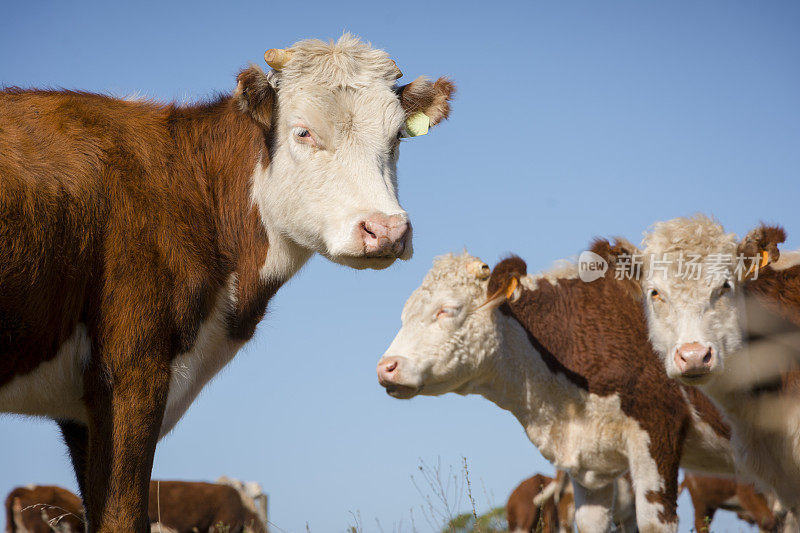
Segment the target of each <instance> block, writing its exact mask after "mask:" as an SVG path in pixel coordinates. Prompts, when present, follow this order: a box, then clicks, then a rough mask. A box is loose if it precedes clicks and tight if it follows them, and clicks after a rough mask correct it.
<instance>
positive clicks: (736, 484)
mask: <svg viewBox="0 0 800 533" xmlns="http://www.w3.org/2000/svg"><path fill="white" fill-rule="evenodd" d="M684 488H685V489H687V490H688V491H689V496H690V497H691V499H692V505H693V506H694V528H695V531H697V532H698V533H701V532H703V531H711V521H712V520H713V519H714V514H715V513H716V512H717V509H723V510H725V511H732V512H734V513H736V514H737V515H738V516H739V518H741V519H742V520H744V521H746V522H749V523H751V524H756V525H757V526H758V528H759V529H760V530H761V531H776V530H777V525H778V524H777V520H776V518H775V515H774V514H773V512H772V509H771V508H770V505H769V502H768V501H767V499H766V498H765V497H764V495H763V494H761V493H760V492H758V491H756V489H755V487H754V486H753V485H752V484H750V483H742V482H741V481H737V480H735V479H730V478H719V477H712V476H704V475H700V474H693V473H690V472H686V473H685V474H684V476H683V481H682V482H681V485H680V490H681V491H683V489H684Z"/></svg>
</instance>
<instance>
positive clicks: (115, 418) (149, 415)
mask: <svg viewBox="0 0 800 533" xmlns="http://www.w3.org/2000/svg"><path fill="white" fill-rule="evenodd" d="M93 374H94V376H93V379H92V383H93V387H92V391H91V394H89V396H88V398H87V406H88V409H89V447H88V465H87V476H86V482H87V487H86V493H85V494H84V505H85V507H86V513H87V523H88V530H89V531H90V532H112V531H113V532H117V531H138V532H145V531H149V520H148V515H147V500H148V488H149V483H150V472H151V470H152V467H153V456H154V455H155V449H156V443H157V441H158V435H159V431H160V429H161V421H162V418H163V416H164V408H165V406H166V401H167V395H168V392H169V378H170V372H169V365H168V363H166V362H165V361H164V360H158V359H154V358H150V357H149V356H144V357H137V358H135V360H128V361H126V362H125V363H124V364H120V362H119V361H117V362H116V363H115V362H110V363H108V362H106V363H101V364H100V365H98V368H97V372H93Z"/></svg>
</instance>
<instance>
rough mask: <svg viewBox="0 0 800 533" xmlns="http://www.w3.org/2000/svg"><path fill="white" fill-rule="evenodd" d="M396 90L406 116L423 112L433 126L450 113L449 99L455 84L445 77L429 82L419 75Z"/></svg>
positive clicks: (453, 92) (454, 89) (454, 90)
mask: <svg viewBox="0 0 800 533" xmlns="http://www.w3.org/2000/svg"><path fill="white" fill-rule="evenodd" d="M397 92H398V93H399V94H400V103H401V104H402V106H403V109H404V110H405V112H406V118H410V117H411V116H412V115H414V114H416V113H424V114H425V115H427V117H428V118H429V119H430V125H431V126H435V125H436V124H438V123H439V122H441V121H443V120H444V119H446V118H447V117H448V116H449V115H450V100H451V99H452V98H453V95H454V94H455V92H456V86H455V85H453V82H452V81H450V80H449V79H447V78H439V79H438V80H436V81H435V82H431V81H430V80H429V79H427V78H425V77H419V78H417V79H416V80H414V81H412V82H411V83H409V84H408V85H403V86H402V87H398V88H397Z"/></svg>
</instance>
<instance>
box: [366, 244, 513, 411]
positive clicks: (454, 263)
mask: <svg viewBox="0 0 800 533" xmlns="http://www.w3.org/2000/svg"><path fill="white" fill-rule="evenodd" d="M512 261H518V262H519V263H521V264H522V272H521V274H522V275H524V262H522V260H520V259H515V260H512ZM504 263H505V262H504ZM502 264H503V263H501V265H502ZM517 266H519V265H517ZM498 269H499V270H500V271H501V272H502V273H505V274H509V275H501V274H498V275H497V276H496V275H494V274H492V273H491V271H490V269H489V266H488V265H486V264H485V263H484V262H483V261H481V260H480V259H478V258H476V257H472V256H470V255H468V254H467V253H466V252H465V253H464V254H463V255H460V256H453V255H447V256H443V257H440V258H438V259H436V261H435V262H434V264H433V268H432V269H431V270H430V272H428V274H427V276H425V279H424V280H423V282H422V285H421V286H420V287H419V288H418V289H417V290H415V291H414V293H413V294H412V295H411V297H410V298H409V299H408V301H407V302H406V305H405V307H404V308H403V313H402V316H401V319H402V323H403V325H402V327H401V328H400V331H399V332H398V333H397V336H396V337H395V338H394V340H393V341H392V344H391V345H390V346H389V348H388V349H387V350H386V353H385V354H384V355H383V357H382V358H381V360H380V361H379V362H378V369H377V371H378V381H379V383H380V384H381V385H382V386H383V387H385V388H386V392H387V393H388V394H389V395H391V396H393V397H395V398H402V399H407V398H412V397H414V396H416V395H417V394H424V395H433V396H437V395H440V394H444V393H446V392H457V393H460V394H467V393H468V392H470V391H471V390H473V388H474V387H475V386H476V385H478V384H479V383H480V379H481V377H482V376H484V375H486V370H487V366H486V365H487V364H491V363H490V361H491V359H492V357H493V356H495V355H496V354H497V353H498V348H499V346H500V338H501V335H500V333H499V329H498V327H497V319H498V317H497V313H495V311H494V310H495V309H496V308H497V307H498V306H499V305H501V304H502V303H503V302H505V301H506V298H507V297H512V294H513V293H514V291H515V290H516V289H517V281H518V279H519V274H517V273H515V274H513V275H511V274H510V273H509V272H506V270H508V269H502V268H499V266H498ZM498 269H495V270H496V271H498ZM517 270H520V269H519V268H517ZM515 272H516V270H515ZM501 277H502V279H500V278H501ZM512 280H517V281H512Z"/></svg>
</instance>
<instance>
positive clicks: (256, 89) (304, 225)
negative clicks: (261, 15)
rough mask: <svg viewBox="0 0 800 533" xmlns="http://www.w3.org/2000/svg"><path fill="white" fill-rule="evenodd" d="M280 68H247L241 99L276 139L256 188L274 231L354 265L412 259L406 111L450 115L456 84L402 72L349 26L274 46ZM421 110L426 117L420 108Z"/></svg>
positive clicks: (428, 118) (428, 117)
mask: <svg viewBox="0 0 800 533" xmlns="http://www.w3.org/2000/svg"><path fill="white" fill-rule="evenodd" d="M266 59H267V60H268V62H269V63H270V65H271V66H272V67H273V70H271V71H270V72H268V73H266V74H265V73H263V72H262V71H261V70H260V69H258V68H256V67H251V68H250V69H247V70H245V71H243V72H242V73H241V74H240V75H239V87H238V89H237V95H238V96H239V99H240V107H241V108H242V109H243V110H244V111H245V112H248V113H250V114H251V115H252V116H253V117H254V118H255V119H256V120H257V121H259V122H260V123H261V124H262V125H263V126H264V128H265V129H266V130H268V135H269V138H270V154H269V155H270V160H269V165H268V167H267V168H263V167H261V168H260V169H257V172H256V174H255V177H254V184H253V196H254V200H255V202H256V203H257V204H258V206H259V208H260V212H261V216H262V219H263V221H264V224H265V226H266V227H267V231H268V232H269V233H270V237H271V238H276V237H277V236H280V237H281V238H286V239H288V240H290V241H291V242H293V243H295V244H297V245H299V246H300V247H301V248H302V249H305V250H308V251H310V252H319V253H321V254H323V255H324V256H325V257H327V258H329V259H331V260H332V261H335V262H337V263H341V264H344V265H347V266H350V267H354V268H385V267H387V266H388V265H390V264H391V263H392V262H393V261H394V260H395V259H397V258H401V259H408V258H410V257H411V253H412V247H411V225H410V223H409V220H408V216H407V214H406V212H405V211H404V210H403V208H402V207H400V204H399V202H398V198H397V176H396V170H397V159H398V155H399V146H400V140H401V138H402V137H404V136H406V135H407V132H408V128H407V127H406V126H407V119H409V118H411V119H413V120H415V121H416V126H417V127H416V130H417V133H419V129H420V123H419V119H420V118H422V119H423V120H424V121H425V124H423V125H422V126H423V127H424V129H425V131H427V126H428V125H429V124H430V125H435V124H437V123H439V122H440V121H442V120H444V119H445V118H447V116H448V114H449V111H450V106H449V100H450V98H451V96H452V94H453V92H454V87H453V85H452V83H450V82H449V81H448V80H446V79H443V78H440V79H439V80H438V81H436V82H435V83H432V82H430V81H427V80H426V79H424V78H419V79H417V80H415V81H413V82H411V83H409V84H407V85H403V86H398V85H397V84H396V81H397V78H398V77H399V76H401V75H402V74H401V73H400V70H399V69H398V67H397V65H396V64H395V62H394V61H392V59H390V58H389V56H388V55H387V54H386V53H385V52H383V51H382V50H376V49H374V48H372V47H370V46H369V45H367V44H365V43H363V42H361V41H359V40H358V39H356V38H355V37H353V36H351V35H349V34H345V35H344V36H342V37H341V38H340V39H339V40H338V42H336V43H333V42H330V43H325V42H322V41H318V40H308V41H302V42H299V43H297V44H295V45H294V46H292V47H291V48H288V49H285V50H270V51H269V52H268V53H267V55H266ZM420 113H423V114H424V115H421V114H420Z"/></svg>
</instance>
